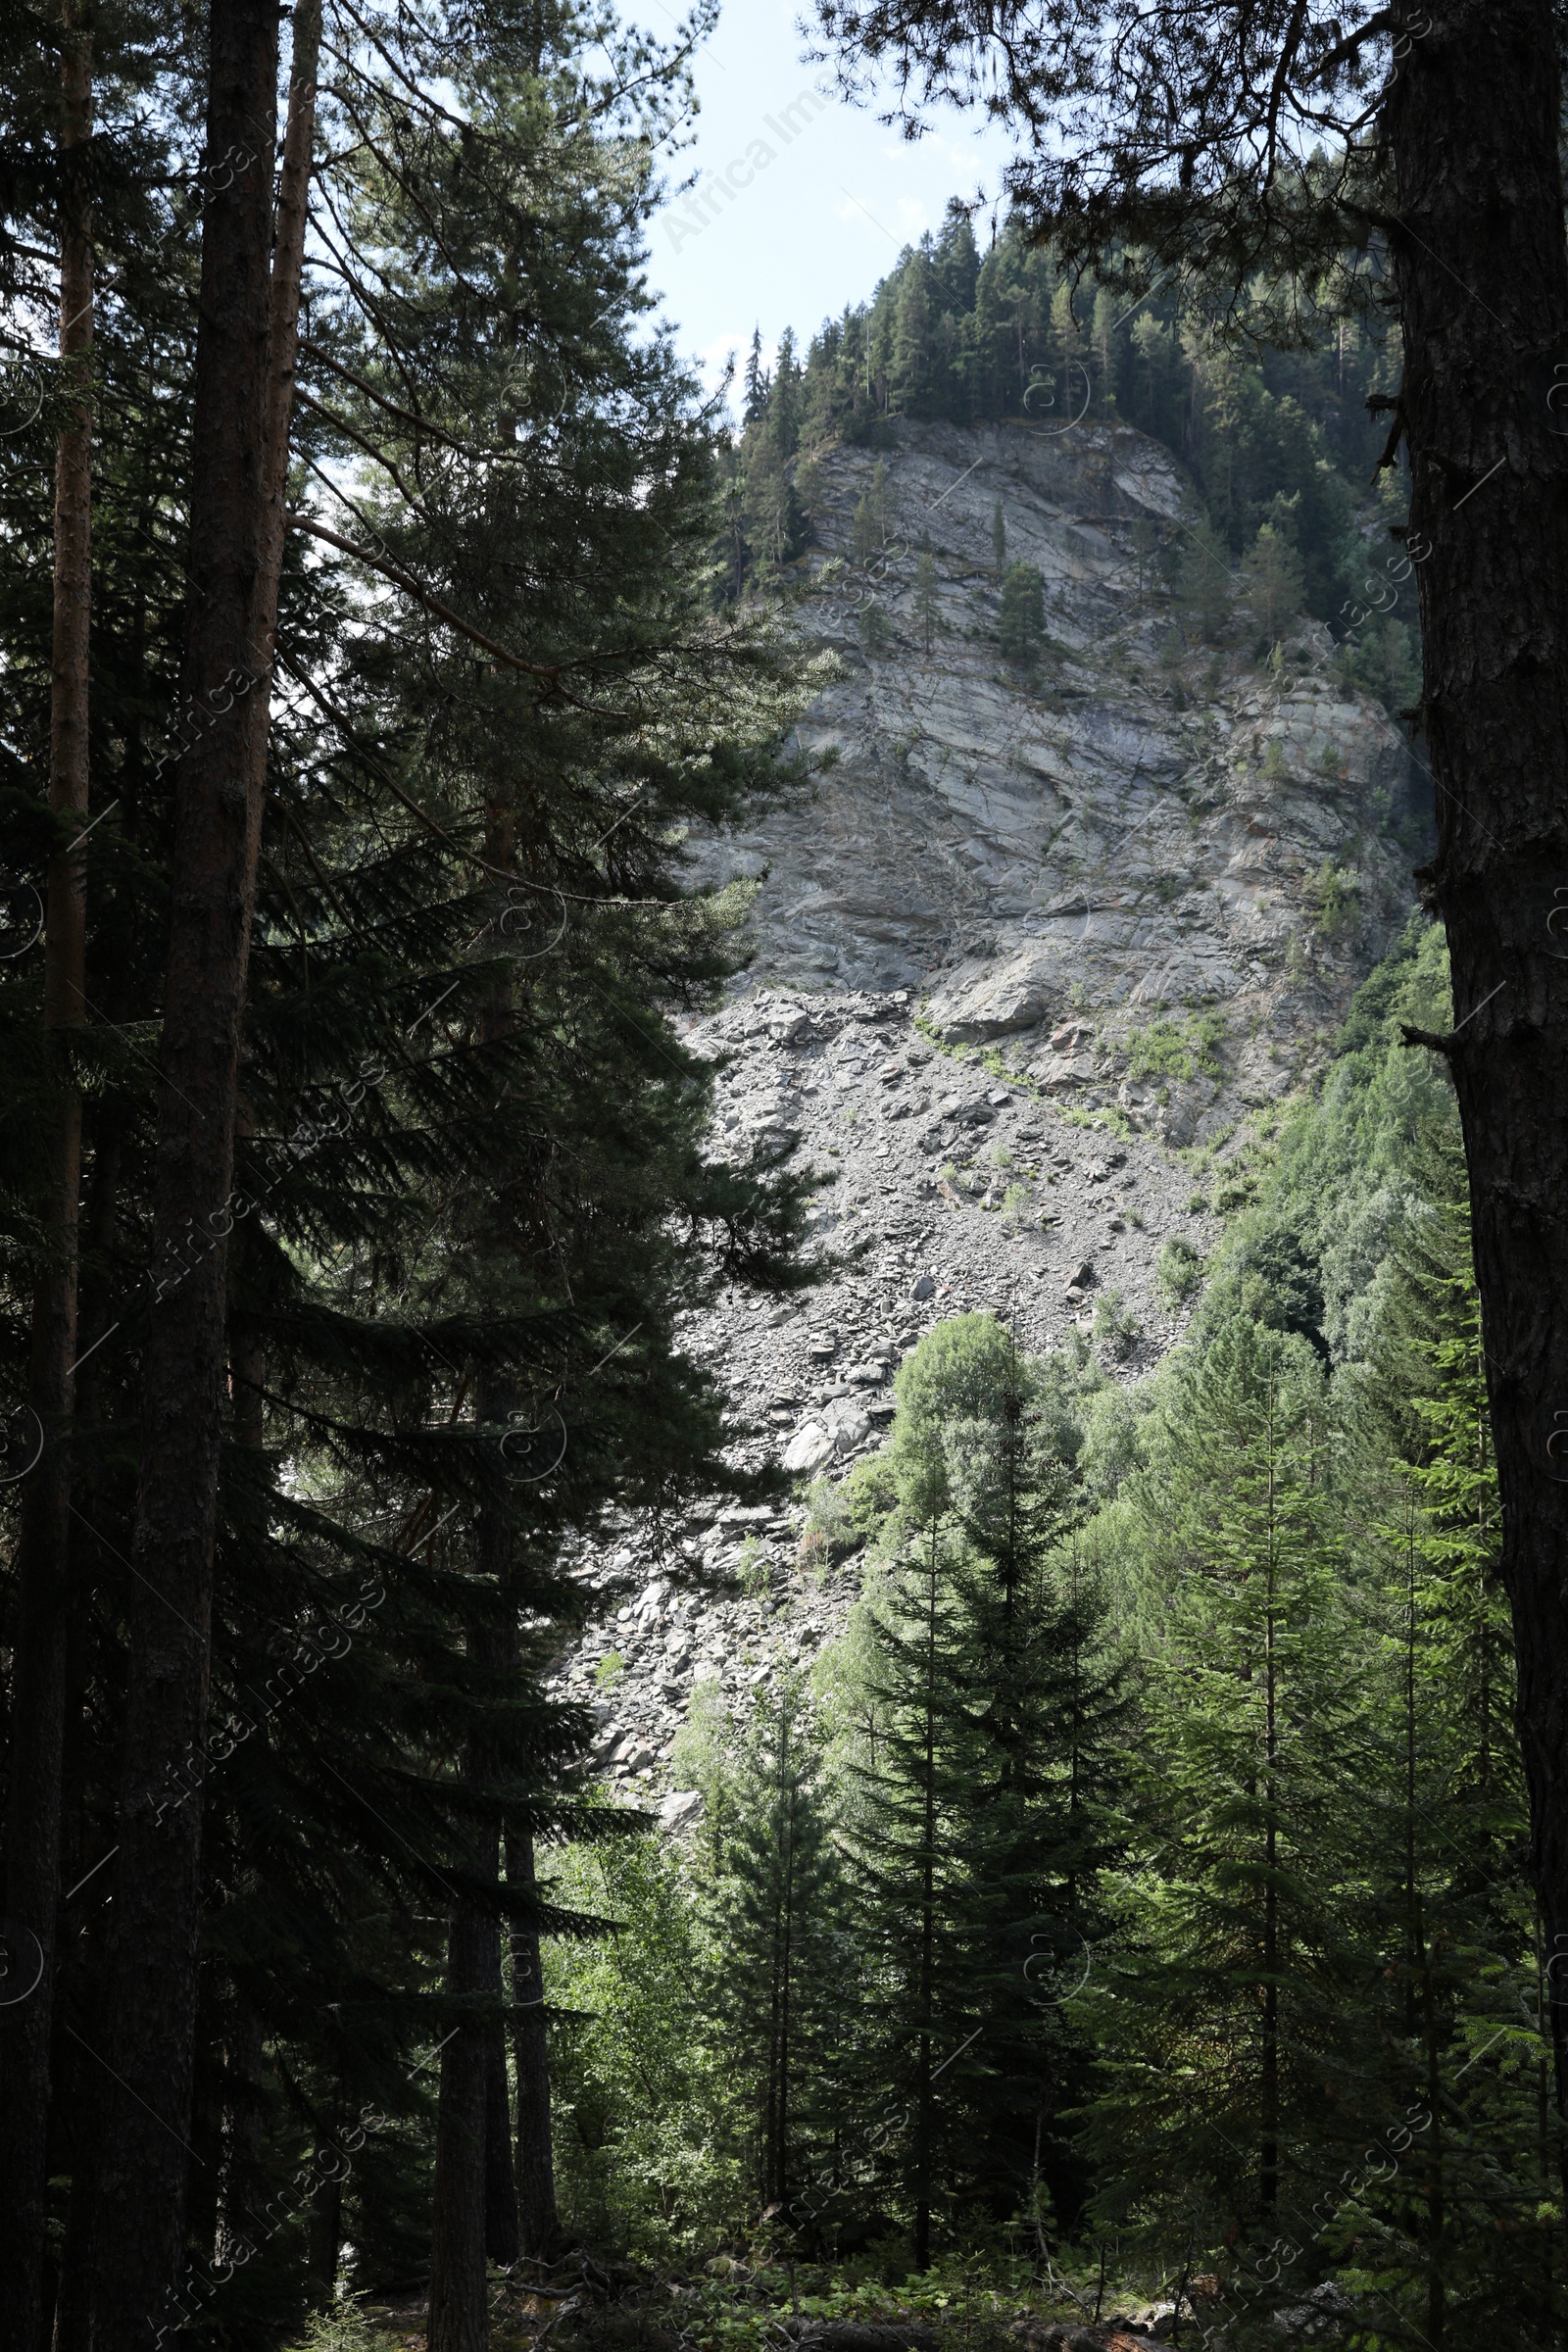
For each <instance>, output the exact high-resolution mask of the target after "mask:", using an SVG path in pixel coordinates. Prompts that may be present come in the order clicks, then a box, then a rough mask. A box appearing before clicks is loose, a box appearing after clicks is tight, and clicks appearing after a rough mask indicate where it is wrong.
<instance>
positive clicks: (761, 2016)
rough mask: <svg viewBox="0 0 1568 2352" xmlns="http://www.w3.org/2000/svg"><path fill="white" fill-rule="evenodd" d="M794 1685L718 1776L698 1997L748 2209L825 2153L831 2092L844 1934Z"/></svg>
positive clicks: (817, 1770)
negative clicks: (718, 2040) (704, 1978)
mask: <svg viewBox="0 0 1568 2352" xmlns="http://www.w3.org/2000/svg"><path fill="white" fill-rule="evenodd" d="M804 1696H805V1694H804V1692H803V1691H802V1690H801V1688H800V1686H799V1684H798V1683H796V1682H794V1681H792V1680H790V1679H789V1678H786V1679H785V1680H784V1681H783V1682H782V1683H781V1684H780V1685H779V1687H778V1688H777V1689H776V1690H775V1691H772V1692H771V1693H770V1694H769V1695H768V1697H767V1699H766V1700H765V1701H764V1702H763V1704H762V1705H761V1706H760V1707H759V1709H758V1711H757V1714H756V1715H755V1717H754V1718H753V1721H752V1723H751V1725H750V1726H749V1728H748V1732H747V1735H746V1737H745V1740H744V1741H742V1742H741V1743H740V1744H739V1746H738V1749H737V1751H736V1754H735V1757H734V1762H733V1765H732V1767H731V1770H730V1772H729V1775H728V1785H727V1789H726V1791H725V1801H724V1813H723V1819H724V1828H723V1837H722V1844H721V1846H720V1847H719V1848H718V1850H717V1855H716V1870H715V1883H714V1885H713V1887H712V1888H711V1893H710V1896H709V1902H710V1906H711V1916H712V1921H713V1939H714V1948H715V1950H716V1951H717V1952H718V1953H720V1954H721V1955H722V1960H721V1963H720V1966H719V1968H718V1970H717V1971H716V1973H715V1975H714V1977H713V1979H712V1985H711V1993H710V2005H711V2009H712V2012H713V2014H714V2015H715V2017H716V2018H717V2020H718V2021H719V2024H720V2027H721V2030H722V2034H723V2040H724V2045H725V2047H726V2048H727V2050H728V2052H729V2055H730V2059H731V2063H732V2066H733V2069H734V2074H733V2077H732V2081H733V2083H734V2086H735V2092H736V2096H737V2097H738V2099H739V2100H740V2102H741V2104H742V2106H743V2108H744V2110H745V2112H746V2128H745V2132H744V2142H745V2146H746V2150H747V2158H748V2168H749V2170H750V2172H751V2175H752V2178H753V2180H754V2181H755V2192H754V2193H755V2195H756V2199H757V2204H758V2207H759V2209H760V2210H765V2209H766V2208H767V2207H769V2206H779V2205H787V2204H788V2203H789V2202H790V2200H791V2198H792V2197H793V2196H794V2195H796V2194H797V2192H799V2191H800V2190H801V2189H802V2188H803V2186H804V2185H805V2181H806V2179H807V2177H808V2175H809V2173H810V2172H812V2171H813V2170H814V2169H815V2168H816V2166H817V2164H818V2163H820V2162H821V2161H822V2160H823V2159H824V2158H826V2157H827V2156H828V2154H829V2152H830V2150H831V2148H832V2144H833V2139H834V2134H835V2129H836V2122H835V2113H834V2107H835V2104H836V2103H835V2102H834V2101H833V2100H832V2099H831V2096H830V2093H831V2089H832V2088H833V2082H832V2078H833V2077H834V2075H835V2074H836V2073H837V2072H838V2070H839V2069H840V2068H841V2066H842V2061H843V2057H844V2050H843V2044H842V2036H841V2033H840V2031H839V2029H840V2025H841V2018H842V2011H843V1978H844V1970H845V1964H846V1961H847V1959H848V1956H849V1946H850V1939H849V1935H848V1929H847V1921H846V1919H845V1902H846V1897H845V1890H844V1883H843V1871H842V1866H841V1863H840V1860H839V1856H838V1853H837V1850H836V1848H835V1846H834V1844H833V1841H832V1838H831V1835H830V1830H831V1823H830V1819H829V1816H828V1813H827V1811H826V1809H825V1805H824V1792H823V1789H822V1740H821V1738H820V1736H819V1735H817V1734H814V1733H813V1730H812V1728H811V1726H810V1722H809V1716H808V1715H807V1714H806V1711H805V1707H804Z"/></svg>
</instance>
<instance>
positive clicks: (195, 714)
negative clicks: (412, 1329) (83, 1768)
mask: <svg viewBox="0 0 1568 2352" xmlns="http://www.w3.org/2000/svg"><path fill="white" fill-rule="evenodd" d="M303 14H304V21H305V25H306V28H307V29H306V32H305V37H304V41H303V43H302V46H301V49H300V51H299V52H298V64H299V66H300V69H301V71H300V73H299V76H298V78H297V81H296V85H295V88H294V90H293V92H292V93H291V95H292V99H293V105H292V108H291V114H292V118H293V119H292V122H291V125H290V128H291V131H292V132H294V133H295V134H296V135H295V136H294V138H293V141H292V144H291V145H290V146H289V147H288V149H287V151H286V166H287V171H288V175H289V176H288V182H287V184H286V185H285V191H284V204H283V209H282V217H281V218H282V229H283V237H282V240H281V241H280V242H279V244H278V247H277V252H276V256H275V260H274V253H273V218H272V163H273V142H274V131H273V123H274V121H275V116H276V109H277V76H278V25H279V10H278V7H277V5H276V0H214V5H213V9H212V13H211V17H210V21H209V47H210V61H211V62H210V66H209V82H208V96H207V125H206V127H207V154H208V156H209V158H210V159H212V162H213V164H214V166H215V167H217V168H216V169H215V170H214V171H213V172H212V173H211V175H210V176H209V178H208V181H207V196H206V204H205V208H204V212H203V221H202V290H201V307H200V313H199V320H200V323H199V326H198V331H197V347H196V367H195V406H194V417H193V424H192V440H191V465H192V475H191V501H190V557H189V571H190V578H191V587H192V599H191V611H190V625H189V636H188V640H187V651H186V665H185V681H184V684H185V696H186V711H187V713H188V723H189V727H190V734H189V737H188V740H187V744H186V748H185V749H184V750H183V751H182V752H181V754H180V757H179V763H178V769H177V777H176V824H175V838H174V852H173V871H172V925H171V932H170V944H169V963H168V972H167V979H166V993H165V1001H164V1006H163V1015H164V1029H163V1043H162V1051H161V1062H160V1067H161V1077H162V1096H161V1102H160V1109H159V1143H158V1180H157V1188H156V1193H155V1201H154V1220H153V1221H154V1252H155V1263H156V1264H157V1265H158V1267H159V1269H160V1272H159V1276H158V1285H159V1286H160V1287H156V1288H155V1292H154V1298H153V1303H152V1311H151V1319H150V1324H149V1330H148V1336H147V1342H146V1348H145V1350H144V1354H143V1361H142V1394H143V1433H142V1454H141V1471H140V1490H139V1494H138V1499H137V1510H136V1524H135V1532H134V1537H133V1549H132V1558H133V1562H134V1565H135V1569H136V1573H137V1578H138V1592H139V1593H140V1595H141V1597H140V1599H139V1600H138V1602H137V1604H136V1608H135V1614H134V1617H133V1621H132V1626H131V1635H130V1658H129V1681H128V1690H127V1699H126V1716H125V1733H124V1759H123V1780H122V1795H121V1838H120V1852H119V1859H118V1871H117V1888H118V1891H117V1899H116V1907H115V1926H114V1957H113V1978H112V1987H113V1988H112V2003H113V2033H112V2048H113V2053H114V2055H113V2058H112V2059H111V2061H110V2063H111V2065H112V2068H113V2072H114V2077H115V2082H116V2086H117V2087H116V2091H115V2093H114V2095H113V2097H112V2099H111V2102H110V2114H111V2122H110V2128H109V2130H108V2131H107V2133H106V2143H105V2144H106V2151H107V2153H106V2160H105V2174H104V2181H103V2190H104V2195H103V2219H102V2225H101V2228H100V2231H99V2235H98V2241H97V2254H96V2265H95V2268H96V2278H95V2289H96V2293H95V2311H96V2313H97V2314H98V2315H99V2316H98V2318H97V2319H96V2320H95V2326H96V2327H98V2328H99V2329H100V2331H104V2332H107V2330H108V2329H109V2328H110V2327H113V2328H115V2329H118V2330H120V2331H121V2333H122V2335H123V2340H124V2342H125V2343H126V2344H127V2345H143V2344H145V2345H150V2344H151V2343H152V2342H153V2340H154V2337H155V2335H156V2331H157V2329H158V2327H159V2326H160V2325H161V2324H162V2316H161V2315H162V2309H163V2303H164V2298H165V2296H166V2294H167V2293H168V2291H169V2289H170V2287H171V2286H172V2283H173V2281H174V2279H175V2277H176V2276H177V2273H178V2269H179V2264H180V2259H181V2252H182V2243H183V2223H184V2191H185V2173H184V2162H183V2153H182V2151H183V2149H184V2146H185V2138H186V2130H187V2127H188V2122H189V2113H190V2086H191V2070H192V2061H193V2039H194V2034H195V2026H196V1998H197V1978H196V1968H197V1942H198V1936H199V1933H200V1920H201V1878H200V1868H201V1820H202V1814H201V1808H200V1806H199V1805H196V1804H190V1805H186V1806H182V1807H181V1808H179V1810H178V1812H177V1813H176V1814H175V1816H174V1819H173V1821H172V1823H170V1824H167V1825H166V1824H165V1823H164V1822H163V1821H162V1820H161V1819H160V1818H159V1816H158V1812H157V1803H158V1798H157V1791H158V1790H159V1789H160V1788H161V1787H162V1786H163V1785H164V1784H165V1782H166V1780H167V1778H168V1776H169V1774H170V1773H171V1771H173V1770H177V1769H178V1768H179V1767H180V1766H181V1765H182V1764H183V1763H184V1762H185V1760H186V1759H187V1758H189V1757H191V1756H195V1757H198V1758H199V1757H201V1756H203V1755H205V1752H206V1714H207V1700H208V1691H209V1684H210V1675H211V1638H212V1637H211V1623H212V1605H213V1546H214V1539H215V1533H216V1523H217V1506H218V1466H219V1447H220V1439H221V1414H222V1383H223V1373H224V1370H225V1365H226V1342H225V1257H226V1250H225V1242H224V1236H225V1235H226V1232H227V1231H228V1230H229V1228H230V1227H231V1225H232V1222H233V1219H232V1215H231V1207H232V1199H233V1178H234V1131H235V1118H236V1109H237V1090H238V1078H239V1047H240V1029H241V1023H242V1020H243V1015H244V1004H245V983H246V967H247V964H248V960H249V953H250V930H251V915H252V909H253V906H254V899H255V888H256V861H257V855H258V849H259V844H260V835H261V813H262V810H261V803H262V790H261V785H262V778H261V775H260V773H259V772H258V771H259V768H260V766H261V760H262V756H263V755H264V752H265V741H266V722H265V717H264V716H258V715H255V714H253V706H252V704H251V701H250V698H251V697H252V696H259V697H262V698H264V699H265V698H266V697H268V696H269V695H270V649H271V639H272V633H273V628H274V626H275V615H276V597H277V577H278V574H277V565H276V562H275V559H273V557H272V553H271V550H272V546H273V544H274V543H275V539H276V528H275V521H274V522H273V524H272V529H271V532H270V531H269V523H270V518H271V517H272V515H273V514H274V512H275V510H276V508H277V507H278V506H279V505H280V503H281V496H282V479H281V473H282V468H283V466H284V465H285V463H286V452H287V440H288V417H289V408H290V403H291V398H292V356H293V355H292V341H293V335H294V331H295V317H296V315H297V307H298V301H299V283H300V277H299V270H300V261H299V253H300V246H301V242H302V240H303V235H304V221H305V205H304V200H303V188H302V186H301V185H300V184H299V183H300V182H301V181H302V179H305V178H308V176H309V172H310V163H311V152H312V146H313V136H314V132H313V125H314V100H315V55H314V49H313V47H312V34H311V31H310V29H309V28H310V25H311V24H312V22H313V19H312V12H311V11H310V10H309V9H307V10H306V11H305V12H303ZM314 21H315V23H317V24H318V25H319V19H316V20H314ZM241 159H243V160H241ZM274 355H275V356H276V360H277V363H278V381H277V385H276V388H275V389H274V382H273V357H274ZM260 708H261V706H260V705H257V706H255V707H254V709H255V711H260ZM187 1253H188V1254H187ZM176 1287H177V1295H178V1299H179V1303H178V1306H177V1309H176V1307H175V1305H174V1303H173V1300H172V1299H170V1298H169V1297H167V1296H166V1293H167V1292H170V1291H174V1290H175V1289H176Z"/></svg>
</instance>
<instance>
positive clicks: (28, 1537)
mask: <svg viewBox="0 0 1568 2352" xmlns="http://www.w3.org/2000/svg"><path fill="white" fill-rule="evenodd" d="M92 86H93V74H92V20H91V14H90V11H89V9H88V8H87V7H86V6H84V5H81V4H80V0H65V5H64V6H63V9H62V15H61V40H60V124H59V167H60V189H61V195H60V219H59V236H60V327H59V351H60V359H61V363H62V375H63V378H64V386H63V389H64V392H65V398H66V403H67V408H66V415H65V418H64V420H63V422H62V424H61V428H60V432H59V436H58V440H57V444H56V454H55V511H54V614H53V632H52V634H53V645H52V663H51V667H52V676H51V682H50V759H49V808H50V811H51V813H52V815H53V816H54V818H55V820H56V825H57V828H58V830H57V833H56V837H55V839H54V841H53V843H52V845H51V847H52V855H51V857H50V859H49V878H48V886H47V887H48V903H47V908H46V913H45V920H44V988H43V1007H42V1012H43V1025H44V1032H45V1051H46V1060H47V1073H46V1083H47V1085H48V1087H49V1089H50V1092H51V1096H52V1102H51V1103H50V1106H49V1113H48V1115H47V1118H46V1121H45V1126H44V1133H43V1135H42V1137H41V1138H40V1142H41V1144H42V1147H43V1150H42V1160H43V1168H42V1174H43V1185H42V1188H41V1189H42V1192H43V1199H42V1201H41V1202H40V1223H41V1225H42V1227H43V1232H44V1237H45V1239H44V1250H45V1256H44V1262H43V1264H42V1266H41V1267H40V1269H39V1272H38V1275H37V1278H36V1281H35V1283H34V1286H33V1298H32V1347H31V1358H30V1362H29V1366H28V1376H29V1377H28V1398H29V1409H30V1412H31V1414H32V1415H33V1416H34V1421H35V1427H36V1434H37V1439H38V1441H39V1442H41V1444H42V1447H43V1452H42V1458H41V1459H40V1460H39V1461H38V1463H37V1464H36V1466H35V1468H34V1470H33V1473H32V1475H31V1477H30V1479H29V1481H28V1483H27V1487H26V1489H25V1495H24V1497H23V1510H22V1527H21V1532H20V1540H19V1543H18V1546H17V1582H18V1594H17V1626H16V1636H15V1644H14V1648H13V1667H12V1672H13V1684H12V1715H11V1725H10V1741H11V1756H10V1762H11V1772H10V1792H9V1802H8V1807H7V1817H6V1842H5V1865H6V1881H5V1883H6V1909H7V1912H8V1915H9V1916H10V1917H11V1918H12V1919H13V1920H14V1921H15V1922H17V1923H18V1926H17V1929H16V1931H14V1932H16V1933H18V1934H19V1936H21V1937H22V1938H24V1939H25V1940H24V1941H23V1943H22V1946H21V1948H19V1949H18V1950H17V1951H15V1952H14V1953H12V1954H11V1955H10V1960H11V1965H12V1967H13V1968H14V1969H15V1971H16V1973H17V1976H18V1978H19V1979H21V1980H23V1981H25V1982H27V1983H29V1984H32V1985H33V1989H32V1991H31V1994H30V1997H29V1998H28V1999H27V2000H26V2001H25V2003H24V2005H23V2006H22V2009H21V2011H20V2014H19V2015H17V2016H16V2017H15V2018H14V2019H12V2020H10V2021H8V2022H9V2023H10V2029H11V2030H10V2032H9V2033H8V2034H6V2035H5V2037H4V2038H3V2039H0V2100H3V2101H4V2104H5V2108H6V2112H7V2115H8V2116H9V2118H10V2128H9V2130H8V2131H7V2132H6V2134H5V2141H4V2147H3V2150H0V2204H3V2205H4V2206H5V2209H6V2211H7V2212H8V2213H9V2214H10V2216H11V2217H12V2218H11V2225H10V2228H9V2229H8V2231H7V2250H6V2251H5V2252H4V2253H0V2336H3V2337H5V2338H6V2339H7V2340H9V2341H11V2342H14V2343H16V2344H18V2345H19V2346H23V2347H25V2348H26V2352H31V2347H32V2346H34V2345H35V2344H36V2343H37V2341H38V2338H39V2329H40V2326H41V2319H42V2313H41V2305H40V2290H41V2284H42V2273H43V2258H44V2189H45V2181H46V2180H47V2175H48V2133H49V2094H50V2049H51V2044H52V2040H53V2037H54V2034H55V2031H56V2021H55V2010H54V1986H55V1974H56V1921H57V1914H58V1908H59V1897H60V1833H61V1808H62V1795H63V1791H62V1785H61V1780H62V1772H63V1769H64V1762H65V1738H66V1707H67V1679H68V1664H67V1649H68V1639H69V1630H70V1613H71V1606H72V1545H71V1495H72V1462H73V1446H72V1435H73V1432H72V1420H73V1407H74V1401H75V1370H76V1352H77V1338H76V1334H77V1254H78V1252H77V1224H78V1211H79V1204H80V1193H81V1139H82V1098H81V1082H80V1076H79V1072H78V1069H77V1066H76V1054H77V1043H78V1041H79V1039H80V1037H81V1033H82V1030H83V1027H84V1024H85V1020H86V1010H87V1004H86V985H87V959H86V944H87V878H86V858H85V849H84V842H83V836H84V834H85V832H86V828H87V821H88V820H87V802H88V769H89V748H88V747H89V737H88V695H89V684H88V649H89V644H90V638H91V622H92V426H93V415H92V392H91V367H92V327H93V249H92V174H91V172H90V170H89V168H88V152H89V149H90V145H91V138H92ZM28 1442H29V1443H30V1442H31V1438H30V1433H29V1440H28ZM35 1972H36V1982H35V1984H34V1983H33V1979H34V1974H35Z"/></svg>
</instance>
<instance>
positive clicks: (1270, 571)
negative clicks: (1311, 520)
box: [1242, 522, 1306, 645]
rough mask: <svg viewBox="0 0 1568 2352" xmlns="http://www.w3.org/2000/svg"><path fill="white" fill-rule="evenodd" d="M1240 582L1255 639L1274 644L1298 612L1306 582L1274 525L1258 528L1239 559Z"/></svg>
mask: <svg viewBox="0 0 1568 2352" xmlns="http://www.w3.org/2000/svg"><path fill="white" fill-rule="evenodd" d="M1242 582H1243V593H1244V594H1245V596H1246V599H1247V608H1248V611H1249V612H1250V614H1251V617H1252V622H1253V625H1254V627H1255V628H1256V630H1257V632H1258V635H1259V636H1260V637H1265V638H1267V640H1268V642H1269V644H1270V645H1275V644H1277V643H1278V642H1279V640H1280V639H1281V638H1282V637H1283V636H1284V634H1285V632H1286V630H1287V629H1288V628H1289V626H1290V624H1291V622H1292V621H1293V620H1294V619H1295V618H1296V617H1297V615H1298V614H1299V612H1300V610H1301V607H1302V604H1303V602H1304V599H1305V590H1306V580H1305V575H1304V573H1303V572H1302V569H1301V562H1300V558H1299V556H1298V555H1297V553H1296V550H1295V549H1294V548H1293V547H1292V545H1291V543H1290V541H1289V540H1288V539H1287V538H1286V536H1285V535H1284V532H1283V531H1282V530H1281V529H1279V528H1278V527H1277V526H1276V525H1275V524H1274V523H1271V522H1265V523H1260V524H1259V526H1258V532H1257V537H1256V538H1255V539H1254V540H1253V542H1252V544H1251V546H1250V548H1249V550H1248V552H1247V554H1246V555H1245V556H1244V557H1243V559H1242Z"/></svg>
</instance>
